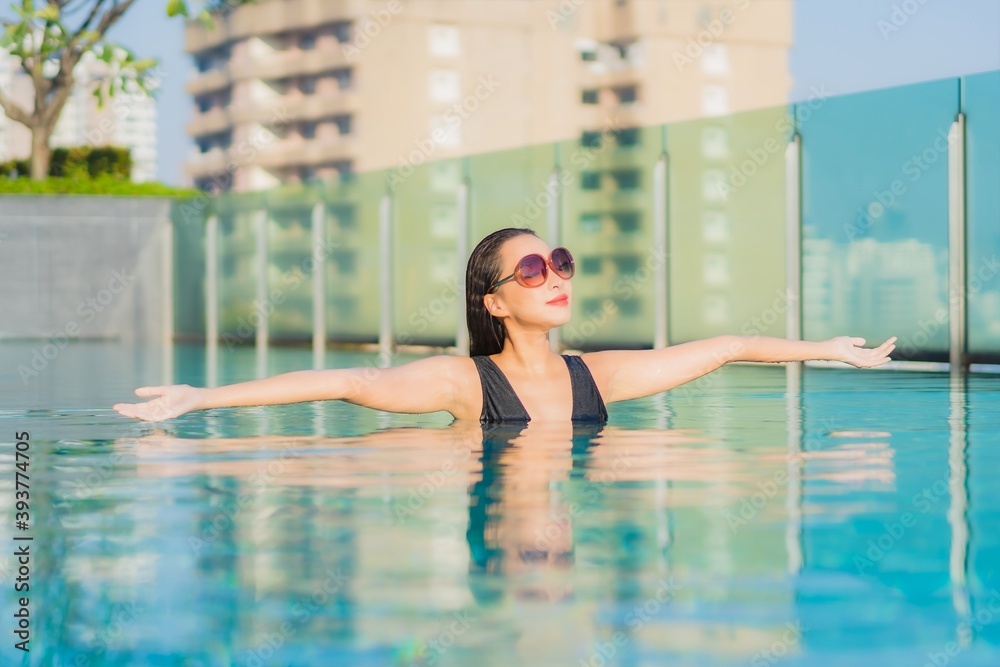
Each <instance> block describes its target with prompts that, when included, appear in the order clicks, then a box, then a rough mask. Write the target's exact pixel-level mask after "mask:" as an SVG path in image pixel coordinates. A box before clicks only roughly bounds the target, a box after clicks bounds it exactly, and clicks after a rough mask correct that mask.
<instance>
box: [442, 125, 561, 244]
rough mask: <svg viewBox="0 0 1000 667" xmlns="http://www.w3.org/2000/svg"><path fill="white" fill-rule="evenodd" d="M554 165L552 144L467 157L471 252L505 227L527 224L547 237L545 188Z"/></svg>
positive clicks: (548, 196)
mask: <svg viewBox="0 0 1000 667" xmlns="http://www.w3.org/2000/svg"><path fill="white" fill-rule="evenodd" d="M554 167H555V146H554V145H552V144H543V145H540V146H525V147H523V148H515V149H512V150H506V151H496V152H494V153H483V154H480V155H473V156H471V157H469V158H468V170H469V179H470V182H471V193H470V196H469V211H470V217H471V225H470V227H471V230H472V231H471V233H470V237H469V252H470V253H471V252H472V249H473V248H475V247H476V244H478V243H479V242H480V241H481V240H483V239H484V238H485V237H486V236H488V235H489V234H490V233H492V232H495V231H496V230H498V229H503V228H505V227H529V228H531V229H533V230H534V231H535V233H536V234H538V235H539V236H540V237H542V238H543V239H544V238H545V237H546V222H545V221H546V208H547V205H548V204H547V202H548V201H549V199H550V198H551V196H552V194H551V193H549V191H548V189H547V187H548V180H549V177H550V176H551V174H552V170H553V168H554ZM442 175H443V174H442ZM453 177H454V176H450V178H453ZM441 186H442V187H443V183H442V185H441ZM467 259H468V257H466V260H467Z"/></svg>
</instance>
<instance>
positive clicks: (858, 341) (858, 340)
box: [851, 336, 865, 347]
mask: <svg viewBox="0 0 1000 667" xmlns="http://www.w3.org/2000/svg"><path fill="white" fill-rule="evenodd" d="M851 344H852V345H857V346H858V347H861V346H862V345H864V344H865V339H864V338H860V337H857V336H855V337H853V338H851Z"/></svg>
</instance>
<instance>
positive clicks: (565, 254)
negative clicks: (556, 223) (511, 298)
mask: <svg viewBox="0 0 1000 667" xmlns="http://www.w3.org/2000/svg"><path fill="white" fill-rule="evenodd" d="M549 268H551V269H552V270H553V271H554V272H555V274H556V275H557V276H559V277H560V278H562V279H564V280H569V279H570V278H572V277H573V273H574V272H575V271H576V264H575V263H574V262H573V255H571V254H570V252H569V250H567V249H566V248H556V249H554V250H553V251H552V255H551V256H550V257H549V258H548V259H546V258H544V257H542V256H541V255H538V254H532V255H527V256H525V257H523V258H521V261H520V262H518V263H517V268H516V269H514V273H512V274H510V275H509V276H507V277H506V278H504V279H502V280H498V281H497V282H495V283H493V284H492V285H490V289H489V291H488V292H487V293H488V294H489V293H492V292H494V291H495V290H496V288H498V287H500V286H501V285H503V284H504V283H507V282H510V281H511V280H516V281H517V283H518V284H519V285H523V286H524V287H541V286H542V285H544V284H545V279H546V278H548V276H549Z"/></svg>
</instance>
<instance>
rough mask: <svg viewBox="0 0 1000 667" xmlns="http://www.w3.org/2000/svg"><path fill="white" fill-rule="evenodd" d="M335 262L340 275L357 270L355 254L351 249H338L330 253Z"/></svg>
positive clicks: (347, 274)
mask: <svg viewBox="0 0 1000 667" xmlns="http://www.w3.org/2000/svg"><path fill="white" fill-rule="evenodd" d="M330 256H331V257H332V258H333V261H334V262H335V263H336V264H337V272H338V273H340V274H341V275H345V276H349V275H354V274H355V273H357V271H358V265H357V255H356V253H355V252H354V251H353V250H347V249H338V250H333V251H332V252H331V253H330Z"/></svg>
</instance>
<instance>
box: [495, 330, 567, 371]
mask: <svg viewBox="0 0 1000 667" xmlns="http://www.w3.org/2000/svg"><path fill="white" fill-rule="evenodd" d="M500 356H501V357H502V358H503V359H504V361H505V362H506V363H507V364H508V367H510V368H512V369H513V370H515V371H517V372H518V373H522V374H524V375H529V376H544V375H546V374H547V373H548V372H549V369H550V368H551V367H552V366H551V364H552V361H553V360H554V359H555V358H556V357H558V355H557V354H555V353H554V352H553V351H552V347H551V346H550V345H549V334H548V332H547V331H515V332H513V333H511V332H508V334H507V337H506V339H505V340H504V344H503V350H501V351H500Z"/></svg>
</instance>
